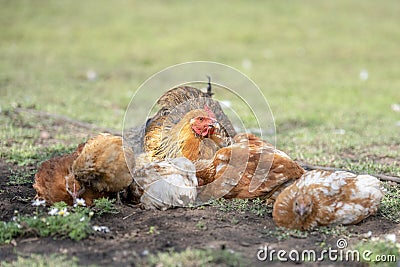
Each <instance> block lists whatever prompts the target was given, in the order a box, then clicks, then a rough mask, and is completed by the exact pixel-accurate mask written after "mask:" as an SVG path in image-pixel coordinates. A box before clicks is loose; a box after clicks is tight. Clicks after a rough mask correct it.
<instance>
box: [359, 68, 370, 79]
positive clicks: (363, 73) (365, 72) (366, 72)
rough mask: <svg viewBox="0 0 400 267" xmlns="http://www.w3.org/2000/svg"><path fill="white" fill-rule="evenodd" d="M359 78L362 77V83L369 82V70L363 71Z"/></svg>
mask: <svg viewBox="0 0 400 267" xmlns="http://www.w3.org/2000/svg"><path fill="white" fill-rule="evenodd" d="M359 76H360V80H361V81H366V80H368V71H367V70H361V71H360V75H359Z"/></svg>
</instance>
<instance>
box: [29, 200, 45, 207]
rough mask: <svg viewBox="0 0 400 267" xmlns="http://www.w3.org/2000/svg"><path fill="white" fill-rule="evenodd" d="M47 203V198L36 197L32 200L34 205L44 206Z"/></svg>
mask: <svg viewBox="0 0 400 267" xmlns="http://www.w3.org/2000/svg"><path fill="white" fill-rule="evenodd" d="M44 205H46V200H40V199H35V200H34V201H32V206H44Z"/></svg>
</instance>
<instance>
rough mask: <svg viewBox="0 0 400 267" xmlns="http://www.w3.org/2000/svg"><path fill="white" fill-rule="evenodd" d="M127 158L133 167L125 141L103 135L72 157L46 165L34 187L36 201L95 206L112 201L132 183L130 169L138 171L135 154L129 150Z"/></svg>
mask: <svg viewBox="0 0 400 267" xmlns="http://www.w3.org/2000/svg"><path fill="white" fill-rule="evenodd" d="M125 155H126V157H127V162H128V163H129V166H127V164H126V161H125V157H124V150H123V147H122V138H121V137H118V136H112V135H109V134H100V135H98V136H97V137H94V138H92V139H90V140H88V141H87V142H86V143H85V144H82V145H80V146H79V147H78V149H77V150H76V151H75V152H73V153H71V154H69V155H64V156H61V157H55V158H52V159H50V160H47V161H45V162H43V163H42V165H41V166H40V168H39V170H38V172H37V173H36V175H35V184H34V185H33V187H34V188H35V190H36V192H37V195H36V198H39V199H44V200H46V202H47V203H49V204H52V203H55V202H59V201H64V202H66V203H67V204H69V205H72V204H73V203H74V202H75V200H76V198H78V197H81V198H83V199H85V201H86V204H87V205H92V203H93V200H94V199H96V198H100V197H111V196H113V195H114V194H115V193H117V192H119V191H120V190H122V189H123V188H125V187H127V186H128V185H129V184H130V183H131V182H132V177H131V175H130V172H129V169H132V168H133V167H134V159H133V153H132V151H131V150H130V149H125ZM128 168H129V169H128Z"/></svg>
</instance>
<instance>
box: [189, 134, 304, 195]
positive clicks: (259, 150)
mask: <svg viewBox="0 0 400 267" xmlns="http://www.w3.org/2000/svg"><path fill="white" fill-rule="evenodd" d="M234 141H235V143H234V144H232V145H230V146H228V147H224V148H221V149H220V150H218V151H217V153H216V154H215V156H214V158H213V159H212V160H200V161H198V162H196V163H195V165H196V176H197V178H198V179H199V184H200V185H202V184H204V185H206V186H204V187H202V188H200V189H199V190H200V192H199V197H200V199H201V200H203V201H206V200H207V199H210V198H219V197H222V196H223V197H224V198H249V199H253V198H257V197H260V198H264V199H267V198H270V197H271V196H273V194H274V192H276V191H279V190H282V188H284V187H285V186H286V185H287V184H288V183H290V182H291V181H293V180H295V179H297V178H299V177H301V175H302V174H303V173H304V170H303V169H302V168H301V167H300V166H299V165H298V164H297V163H296V162H294V161H293V160H292V159H290V158H289V156H287V155H286V154H285V153H284V152H282V151H280V150H277V149H276V148H274V147H273V146H272V145H271V144H269V143H267V142H265V141H263V140H261V139H260V138H258V137H256V136H255V135H253V134H238V135H236V136H235V138H234Z"/></svg>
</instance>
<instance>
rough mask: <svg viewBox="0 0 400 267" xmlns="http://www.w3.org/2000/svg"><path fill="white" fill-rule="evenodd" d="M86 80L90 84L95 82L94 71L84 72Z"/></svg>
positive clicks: (95, 73) (95, 75) (95, 74)
mask: <svg viewBox="0 0 400 267" xmlns="http://www.w3.org/2000/svg"><path fill="white" fill-rule="evenodd" d="M86 78H87V79H88V80H89V81H91V82H92V81H95V80H96V79H97V72H96V71H95V70H88V71H87V72H86Z"/></svg>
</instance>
